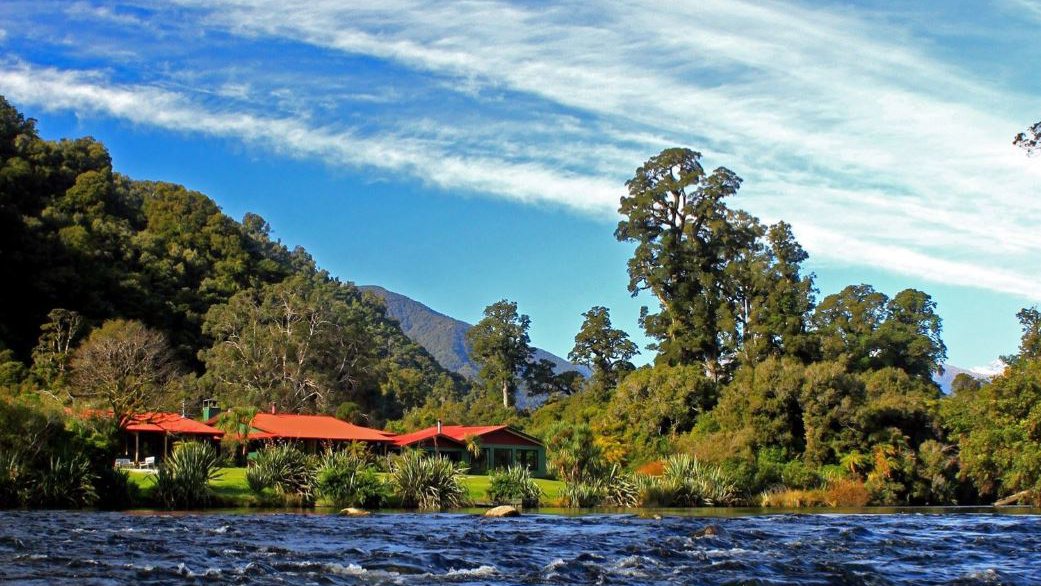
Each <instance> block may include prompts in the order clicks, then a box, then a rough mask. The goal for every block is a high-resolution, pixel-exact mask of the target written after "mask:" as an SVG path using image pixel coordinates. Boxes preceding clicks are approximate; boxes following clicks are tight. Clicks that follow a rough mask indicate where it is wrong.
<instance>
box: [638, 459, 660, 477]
mask: <svg viewBox="0 0 1041 586" xmlns="http://www.w3.org/2000/svg"><path fill="white" fill-rule="evenodd" d="M636 473H637V474H642V475H644V476H661V475H662V474H664V473H665V463H664V462H662V461H661V460H654V461H652V462H647V463H646V464H644V465H643V466H640V467H639V468H637V469H636Z"/></svg>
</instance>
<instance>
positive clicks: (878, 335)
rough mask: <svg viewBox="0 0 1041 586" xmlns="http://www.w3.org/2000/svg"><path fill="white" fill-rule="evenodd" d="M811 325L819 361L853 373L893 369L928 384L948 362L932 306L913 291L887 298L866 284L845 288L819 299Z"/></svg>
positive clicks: (940, 325)
mask: <svg viewBox="0 0 1041 586" xmlns="http://www.w3.org/2000/svg"><path fill="white" fill-rule="evenodd" d="M812 321H813V326H814V328H815V330H816V332H817V334H818V335H819V336H820V344H821V353H822V355H823V356H824V359H825V360H843V361H845V362H846V363H847V364H849V366H850V368H852V369H853V370H857V371H865V370H871V369H879V368H887V367H894V368H899V369H901V370H903V371H905V372H907V373H908V374H911V375H913V376H917V377H919V378H922V379H926V380H928V379H930V378H931V377H932V374H933V373H934V372H942V369H943V363H944V361H945V360H946V359H947V347H946V345H944V343H943V339H942V338H941V334H942V332H943V322H942V320H941V319H940V316H939V315H938V314H937V313H936V302H934V301H933V300H932V297H930V296H929V295H928V294H926V293H924V292H922V291H918V290H916V289H905V290H903V291H901V292H899V293H897V295H896V297H894V298H893V299H890V298H889V297H888V296H886V295H885V294H884V293H881V292H879V291H876V290H875V289H874V288H873V287H871V286H870V285H850V286H848V287H846V288H845V289H843V290H842V291H840V292H839V293H835V294H833V295H829V296H827V297H826V298H824V300H823V301H821V303H820V305H818V306H817V309H816V311H815V312H814V314H813V318H812Z"/></svg>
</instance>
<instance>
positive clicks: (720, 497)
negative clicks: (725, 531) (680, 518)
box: [639, 454, 737, 507]
mask: <svg viewBox="0 0 1041 586" xmlns="http://www.w3.org/2000/svg"><path fill="white" fill-rule="evenodd" d="M639 492H640V497H639V500H640V501H641V502H642V504H643V505H644V506H659V507H699V506H726V505H731V504H733V503H734V502H735V501H736V500H737V485H736V484H735V483H734V480H733V479H732V478H731V477H730V475H728V474H727V473H726V472H725V471H723V469H722V468H719V467H718V466H706V465H703V464H702V463H701V462H699V461H698V459H697V458H694V457H691V456H689V455H687V454H676V455H673V456H669V457H668V458H666V459H665V463H664V466H663V469H662V475H661V476H656V477H643V478H642V479H641V480H640V481H639Z"/></svg>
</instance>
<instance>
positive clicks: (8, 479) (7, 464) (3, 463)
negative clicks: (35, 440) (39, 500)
mask: <svg viewBox="0 0 1041 586" xmlns="http://www.w3.org/2000/svg"><path fill="white" fill-rule="evenodd" d="M25 476H26V470H25V465H24V464H23V463H22V459H21V458H20V457H19V456H18V454H15V453H13V452H0V509H10V508H14V507H17V506H19V505H20V504H22V498H23V495H24V494H25V488H26V484H27V482H26V480H27V479H26V477H25Z"/></svg>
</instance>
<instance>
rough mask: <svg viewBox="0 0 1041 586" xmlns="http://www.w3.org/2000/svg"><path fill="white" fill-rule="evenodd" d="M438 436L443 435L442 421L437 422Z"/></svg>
mask: <svg viewBox="0 0 1041 586" xmlns="http://www.w3.org/2000/svg"><path fill="white" fill-rule="evenodd" d="M437 435H441V420H440V419H438V420H437Z"/></svg>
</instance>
